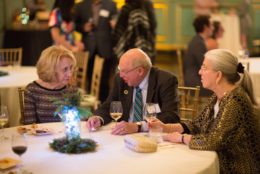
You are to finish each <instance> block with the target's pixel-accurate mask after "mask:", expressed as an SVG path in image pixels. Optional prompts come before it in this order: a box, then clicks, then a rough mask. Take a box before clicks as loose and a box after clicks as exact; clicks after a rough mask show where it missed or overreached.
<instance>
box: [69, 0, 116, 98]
mask: <svg viewBox="0 0 260 174" xmlns="http://www.w3.org/2000/svg"><path fill="white" fill-rule="evenodd" d="M116 17H117V8H116V4H115V2H113V1H112V0H83V1H82V2H80V3H78V4H76V7H75V14H74V19H75V24H76V30H77V31H79V32H80V33H82V42H83V43H84V45H85V48H86V50H87V51H89V62H88V68H87V76H88V77H87V78H88V80H87V81H88V83H87V84H88V86H87V88H88V89H87V91H90V84H91V79H92V71H93V66H94V61H95V56H96V55H99V56H100V57H102V58H104V60H105V61H104V66H103V72H102V80H101V89H102V90H100V95H99V96H100V100H101V101H104V100H105V99H106V97H107V95H108V92H109V80H110V77H111V76H112V75H113V73H112V72H114V66H115V65H114V64H115V62H116V61H115V56H114V54H113V45H112V40H113V39H112V32H113V28H114V26H115V23H116V21H115V20H116Z"/></svg>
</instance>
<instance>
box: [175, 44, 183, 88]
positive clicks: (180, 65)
mask: <svg viewBox="0 0 260 174" xmlns="http://www.w3.org/2000/svg"><path fill="white" fill-rule="evenodd" d="M176 53H177V60H178V83H179V85H180V86H184V79H183V78H184V77H183V61H182V50H181V49H177V50H176Z"/></svg>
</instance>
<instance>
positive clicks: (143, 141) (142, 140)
mask: <svg viewBox="0 0 260 174" xmlns="http://www.w3.org/2000/svg"><path fill="white" fill-rule="evenodd" d="M124 142H125V146H126V147H127V148H129V149H131V150H133V151H135V152H141V153H149V152H155V151H156V150H157V142H156V141H154V140H153V139H151V138H149V137H145V136H144V135H140V134H130V135H126V136H125V139H124Z"/></svg>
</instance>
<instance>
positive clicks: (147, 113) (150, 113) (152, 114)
mask: <svg viewBox="0 0 260 174" xmlns="http://www.w3.org/2000/svg"><path fill="white" fill-rule="evenodd" d="M144 108H145V109H144V119H145V120H146V121H147V122H148V123H149V122H151V121H152V120H154V119H155V118H156V115H157V111H156V104H155V103H146V104H145V107H144Z"/></svg>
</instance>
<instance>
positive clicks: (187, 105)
mask: <svg viewBox="0 0 260 174" xmlns="http://www.w3.org/2000/svg"><path fill="white" fill-rule="evenodd" d="M199 93H200V87H199V86H196V87H185V86H178V95H179V99H180V103H179V112H180V118H181V119H182V120H185V119H189V120H191V119H193V118H194V117H196V116H197V114H198V109H199Z"/></svg>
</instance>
